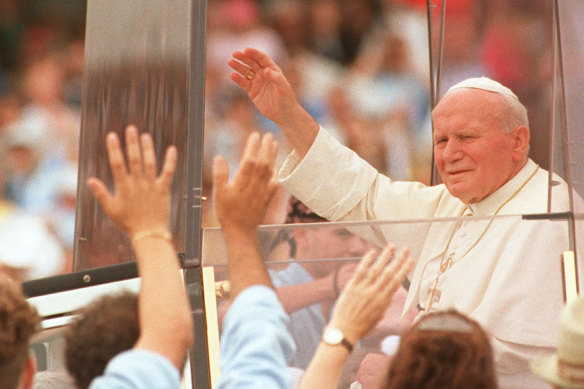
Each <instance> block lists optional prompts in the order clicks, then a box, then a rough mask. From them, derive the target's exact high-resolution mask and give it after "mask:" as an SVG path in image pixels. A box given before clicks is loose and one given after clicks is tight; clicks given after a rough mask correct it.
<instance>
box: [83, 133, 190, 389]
mask: <svg viewBox="0 0 584 389" xmlns="http://www.w3.org/2000/svg"><path fill="white" fill-rule="evenodd" d="M106 145H107V150H108V157H109V161H110V167H111V170H112V176H113V179H114V189H115V194H112V193H110V192H109V190H108V189H107V187H106V186H105V184H104V183H103V182H102V181H101V180H99V179H97V178H95V177H92V178H90V179H89V180H88V181H87V184H88V185H89V187H90V188H91V190H92V192H93V194H94V195H95V197H96V198H97V199H98V201H99V203H100V204H101V206H102V207H103V208H104V211H105V212H106V213H107V214H108V216H110V217H111V218H112V220H113V221H114V222H115V223H116V224H117V225H118V227H119V228H121V229H122V230H123V231H125V232H126V233H127V234H128V235H129V237H130V239H131V242H132V247H133V249H134V252H135V253H136V259H137V264H138V273H139V274H140V276H141V290H140V294H139V297H138V307H139V309H138V317H139V324H140V336H139V338H138V341H137V342H136V344H135V345H134V346H133V348H132V349H131V350H128V351H123V352H121V353H120V354H118V355H117V356H115V357H114V358H113V359H112V360H110V362H109V363H108V364H107V367H106V369H105V372H104V374H103V375H101V376H99V377H97V378H95V379H94V380H93V382H92V384H91V387H92V389H97V388H111V387H117V388H179V387H180V376H181V374H180V371H181V369H182V366H183V364H184V361H185V357H186V354H187V351H188V349H189V348H190V346H191V344H192V342H193V324H192V317H191V313H190V306H189V303H188V299H187V295H186V292H185V290H184V286H183V282H182V278H181V276H180V273H179V269H180V268H179V263H178V259H177V257H176V252H175V249H174V245H173V243H172V237H171V234H170V232H169V231H168V228H169V227H168V223H169V218H170V216H169V215H170V186H171V183H172V178H173V175H174V171H175V167H176V159H177V150H176V148H175V147H169V148H168V149H167V151H166V155H165V157H164V164H163V166H162V170H161V172H160V174H159V175H157V166H156V165H157V164H156V157H155V153H154V146H153V142H152V138H151V136H150V135H149V134H143V135H141V137H139V136H138V130H137V129H136V127H134V126H128V127H127V129H126V155H127V167H126V160H125V158H124V155H123V153H122V150H121V146H120V141H119V139H118V136H117V135H116V134H115V133H110V134H108V135H107V139H106ZM169 301H172V304H169V303H168V302H169ZM160 318H164V320H160ZM102 335H103V334H99V333H96V334H95V336H96V337H101V336H102Z"/></svg>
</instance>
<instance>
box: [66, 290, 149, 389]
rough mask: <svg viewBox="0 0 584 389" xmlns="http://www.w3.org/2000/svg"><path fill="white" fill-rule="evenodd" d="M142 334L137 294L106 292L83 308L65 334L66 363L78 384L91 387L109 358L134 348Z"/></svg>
mask: <svg viewBox="0 0 584 389" xmlns="http://www.w3.org/2000/svg"><path fill="white" fill-rule="evenodd" d="M139 336H140V324H139V320H138V296H137V295H136V294H135V293H131V292H122V293H119V294H115V295H106V296H103V297H100V298H99V299H97V300H96V301H94V302H92V303H90V304H89V305H87V306H86V307H84V308H82V309H80V310H79V312H78V316H77V318H76V319H75V320H74V321H73V323H72V324H71V325H70V326H69V328H67V332H66V333H65V362H66V365H67V370H68V371H69V374H71V376H72V377H73V379H74V380H75V383H76V384H77V387H78V388H79V389H86V388H88V387H89V384H90V383H91V381H92V380H93V379H94V378H95V377H98V376H100V375H102V374H103V372H104V370H105V367H106V366H107V364H108V362H109V361H110V359H112V358H113V357H114V356H116V355H117V354H119V353H121V352H122V351H126V350H129V349H131V348H132V347H134V345H135V344H136V342H137V341H138V337H139Z"/></svg>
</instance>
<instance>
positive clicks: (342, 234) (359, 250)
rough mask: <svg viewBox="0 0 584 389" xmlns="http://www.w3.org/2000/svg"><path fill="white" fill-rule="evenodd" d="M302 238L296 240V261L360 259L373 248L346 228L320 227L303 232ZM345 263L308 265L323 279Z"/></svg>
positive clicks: (328, 262) (334, 262)
mask: <svg viewBox="0 0 584 389" xmlns="http://www.w3.org/2000/svg"><path fill="white" fill-rule="evenodd" d="M301 231H302V232H301V235H302V238H300V239H298V238H296V242H297V258H296V259H300V260H301V259H325V260H326V259H334V258H353V257H357V258H360V257H361V256H363V254H365V252H366V251H367V250H368V249H370V248H371V245H370V244H369V243H368V242H367V241H366V240H364V239H362V238H360V237H358V236H357V235H354V234H353V233H351V232H349V231H348V230H347V229H345V228H339V227H335V228H331V227H320V228H315V229H303V230H301ZM343 263H344V262H338V261H322V262H318V263H311V264H308V263H307V264H306V265H308V266H309V267H310V268H311V269H312V272H313V273H315V275H316V276H317V277H323V276H325V275H327V274H329V273H331V272H332V271H334V270H335V269H336V268H337V267H339V266H340V265H342V264H343Z"/></svg>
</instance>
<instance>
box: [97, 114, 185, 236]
mask: <svg viewBox="0 0 584 389" xmlns="http://www.w3.org/2000/svg"><path fill="white" fill-rule="evenodd" d="M106 147H107V152H108V158H109V163H110V167H111V171H112V177H113V181H114V191H115V193H114V194H112V193H110V191H109V190H108V188H107V187H106V185H105V184H104V183H103V182H102V181H101V180H100V179H98V178H96V177H91V178H89V179H88V180H87V185H88V186H89V187H90V188H91V191H92V192H93V195H94V196H95V197H96V198H97V200H98V201H99V203H100V204H101V206H102V207H103V209H104V211H105V213H106V214H107V215H108V216H109V217H110V218H111V219H112V220H113V221H114V222H115V223H116V225H117V226H118V227H120V228H121V229H122V230H123V231H125V232H126V233H127V234H128V235H129V236H130V237H131V238H136V237H138V236H145V235H152V234H156V235H160V236H168V237H169V236H170V234H169V232H168V223H169V218H170V186H171V184H172V178H173V176H174V171H175V169H176V159H177V150H176V148H175V147H174V146H170V147H169V148H168V149H167V150H166V155H165V157H164V164H163V166H162V171H161V172H160V175H159V176H157V175H156V173H157V163H156V156H155V153H154V145H153V143H152V137H151V136H150V134H142V135H141V136H140V138H139V137H138V129H137V128H136V127H135V126H132V125H130V126H128V127H127V128H126V154H127V158H128V164H127V167H126V161H125V158H124V153H123V151H122V149H121V146H120V141H119V139H118V136H117V134H115V133H109V134H108V135H107V138H106Z"/></svg>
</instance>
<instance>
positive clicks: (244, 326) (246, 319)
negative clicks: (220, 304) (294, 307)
mask: <svg viewBox="0 0 584 389" xmlns="http://www.w3.org/2000/svg"><path fill="white" fill-rule="evenodd" d="M288 320H289V318H288V315H287V314H286V313H285V312H284V309H283V308H282V305H281V304H280V301H279V300H278V297H277V295H276V292H275V291H274V290H273V289H271V288H268V287H266V286H261V285H256V286H252V287H249V288H247V289H245V290H244V291H243V292H241V293H240V294H239V295H238V296H237V298H236V299H235V301H234V302H233V304H232V305H231V307H230V308H229V311H228V312H227V315H226V316H225V321H224V324H225V326H224V329H223V334H222V337H221V358H220V366H221V377H220V378H219V382H218V384H217V388H219V389H226V388H270V389H280V388H282V389H284V388H289V386H290V384H291V376H290V374H289V372H288V368H287V366H288V364H287V361H288V360H289V358H290V357H292V356H293V355H294V352H295V346H294V341H293V340H292V336H291V335H290V334H289V332H288V330H287V324H288Z"/></svg>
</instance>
